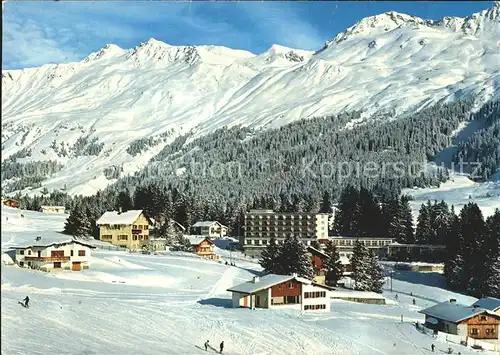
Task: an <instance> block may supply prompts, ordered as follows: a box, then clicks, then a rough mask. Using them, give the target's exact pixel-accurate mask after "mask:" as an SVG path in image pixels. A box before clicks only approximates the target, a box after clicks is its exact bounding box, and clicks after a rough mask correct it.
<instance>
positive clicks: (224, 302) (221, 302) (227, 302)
mask: <svg viewBox="0 0 500 355" xmlns="http://www.w3.org/2000/svg"><path fill="white" fill-rule="evenodd" d="M198 303H199V304H201V305H209V306H215V307H221V308H233V301H232V300H231V299H229V298H206V299H204V300H200V301H198ZM203 350H205V349H203Z"/></svg>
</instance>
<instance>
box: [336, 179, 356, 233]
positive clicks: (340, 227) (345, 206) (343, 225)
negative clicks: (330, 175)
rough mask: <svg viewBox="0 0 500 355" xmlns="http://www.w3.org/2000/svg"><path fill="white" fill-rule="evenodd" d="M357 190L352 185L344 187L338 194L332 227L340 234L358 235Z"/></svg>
mask: <svg viewBox="0 0 500 355" xmlns="http://www.w3.org/2000/svg"><path fill="white" fill-rule="evenodd" d="M358 195H359V192H358V191H357V190H356V189H355V188H354V187H353V186H348V187H346V188H345V189H344V190H343V191H342V194H341V196H340V199H339V203H338V205H337V211H336V212H335V217H334V222H333V225H334V226H333V229H334V230H335V232H337V233H338V234H340V235H359V233H360V226H359V212H360V207H359V201H358Z"/></svg>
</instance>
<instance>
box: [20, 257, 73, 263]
mask: <svg viewBox="0 0 500 355" xmlns="http://www.w3.org/2000/svg"><path fill="white" fill-rule="evenodd" d="M69 259H70V257H69V256H40V257H38V256H25V257H24V260H26V261H42V262H46V261H49V262H50V261H68V260H69Z"/></svg>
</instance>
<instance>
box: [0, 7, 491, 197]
mask: <svg viewBox="0 0 500 355" xmlns="http://www.w3.org/2000/svg"><path fill="white" fill-rule="evenodd" d="M499 9H500V5H499V4H498V2H497V3H495V5H494V7H493V8H491V9H488V10H484V11H482V12H480V13H477V14H473V15H472V16H470V17H468V18H465V19H462V18H444V19H442V20H440V21H426V20H422V19H419V18H416V17H411V16H408V15H404V14H398V13H395V12H389V13H386V14H381V15H378V16H373V17H369V18H366V19H363V20H361V21H359V22H358V23H357V24H355V25H354V26H352V27H350V28H349V29H347V30H346V31H344V32H343V33H340V34H338V35H337V36H336V37H335V38H334V39H333V40H332V41H329V42H327V43H326V45H325V47H324V48H322V49H320V50H318V51H317V52H315V53H313V52H307V51H299V50H294V49H290V48H285V47H281V46H277V45H275V46H272V47H271V48H270V49H269V50H268V51H266V52H265V53H262V54H260V55H254V54H252V53H249V52H246V51H241V50H232V49H229V48H224V47H214V46H198V47H191V46H186V47H183V46H181V47H175V46H170V45H168V44H165V43H163V42H160V41H157V40H154V39H151V40H149V41H147V42H146V43H142V44H141V45H139V46H138V47H136V48H134V49H131V50H124V49H121V48H119V47H117V46H115V45H107V46H106V47H104V48H102V49H101V50H100V51H98V52H96V53H92V54H91V55H89V56H88V57H87V58H86V59H85V60H84V61H82V62H80V63H69V64H59V65H44V66H42V67H40V68H30V69H24V70H13V71H8V70H7V71H3V72H2V96H3V98H4V100H3V101H2V113H3V117H2V118H3V119H2V153H3V154H2V159H3V161H5V159H6V158H8V157H11V156H12V155H14V156H15V157H16V156H17V161H18V162H21V163H22V162H24V161H27V160H34V161H40V160H57V161H58V162H60V163H62V164H63V165H64V166H63V167H62V169H61V170H60V171H58V172H57V173H55V175H53V176H52V177H51V178H50V179H49V180H47V181H45V182H44V185H45V186H47V187H48V188H49V189H52V188H61V187H63V186H67V189H68V191H69V192H70V193H83V194H92V193H94V192H95V191H96V190H98V189H100V188H102V187H104V186H106V185H107V184H109V183H111V182H112V181H114V179H113V178H114V177H116V176H117V175H116V174H113V173H109V169H110V167H111V166H114V167H115V168H114V169H115V170H117V171H120V172H122V173H123V174H127V173H130V172H134V171H137V170H138V169H139V168H141V167H142V166H144V165H145V164H146V163H147V161H148V160H149V159H150V158H151V157H153V156H154V155H155V154H156V153H158V152H159V151H160V150H161V149H162V148H163V147H164V146H165V145H166V144H168V143H170V142H171V141H172V140H173V139H174V138H175V137H177V136H179V135H181V134H184V133H186V132H188V131H192V132H193V135H194V136H195V137H196V136H200V135H204V134H206V133H209V132H212V131H214V130H215V129H218V128H220V127H222V126H225V125H230V126H231V125H237V124H242V125H245V126H251V127H263V128H270V127H278V126H281V125H284V124H287V123H290V122H292V121H295V120H297V119H301V118H311V117H317V116H324V115H332V114H337V113H340V112H342V111H354V110H362V111H363V115H362V118H361V119H360V120H359V122H362V121H363V119H364V118H366V117H370V116H372V115H374V114H376V113H389V114H390V115H389V116H391V117H397V116H398V115H400V114H402V113H405V112H407V111H413V110H420V109H422V108H424V107H427V106H429V105H432V104H434V103H436V102H441V101H452V100H457V99H463V98H467V97H477V98H478V99H479V100H481V101H486V100H489V99H491V98H497V99H498V98H499V97H500V90H499V87H500V41H499V39H500V17H499ZM131 147H132V148H133V149H132V148H131ZM23 149H24V150H23ZM127 150H128V152H127ZM105 169H108V170H107V171H108V173H106V174H105V173H104V171H105ZM75 175H77V176H78V177H77V178H75Z"/></svg>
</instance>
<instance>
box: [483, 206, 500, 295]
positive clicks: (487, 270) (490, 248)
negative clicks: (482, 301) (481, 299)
mask: <svg viewBox="0 0 500 355" xmlns="http://www.w3.org/2000/svg"><path fill="white" fill-rule="evenodd" d="M481 254H482V255H484V273H483V277H484V278H483V280H482V285H481V294H482V295H488V294H491V292H493V293H495V290H493V291H492V288H493V289H495V288H496V289H497V290H498V288H500V283H499V284H497V285H496V286H495V285H494V282H495V281H498V280H499V279H500V269H499V266H500V265H499V260H498V258H499V257H500V210H499V209H496V210H495V213H494V214H493V215H491V216H489V217H488V218H487V219H486V237H485V240H484V243H483V245H482V247H481ZM496 292H497V294H498V291H496Z"/></svg>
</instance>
